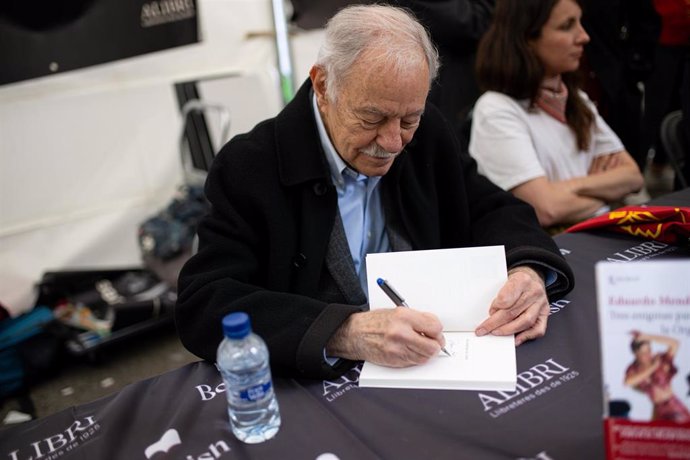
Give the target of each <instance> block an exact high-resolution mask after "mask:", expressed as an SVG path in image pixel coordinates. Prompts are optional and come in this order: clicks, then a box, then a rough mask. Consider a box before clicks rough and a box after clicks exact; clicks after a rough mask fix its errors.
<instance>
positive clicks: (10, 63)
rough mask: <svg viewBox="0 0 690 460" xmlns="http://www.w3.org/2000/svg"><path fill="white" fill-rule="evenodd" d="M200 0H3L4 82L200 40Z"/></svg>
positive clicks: (0, 79)
mask: <svg viewBox="0 0 690 460" xmlns="http://www.w3.org/2000/svg"><path fill="white" fill-rule="evenodd" d="M197 28H198V27H197V7H196V0H153V1H152V0H74V1H70V2H46V1H43V0H22V1H21V2H19V1H16V2H0V56H2V65H1V66H0V85H3V84H7V83H12V82H17V81H21V80H27V79H31V78H37V77H42V76H45V75H51V74H56V73H61V72H66V71H69V70H75V69H79V68H83V67H88V66H91V65H95V64H102V63H106V62H111V61H115V60H118V59H123V58H128V57H132V56H137V55H141V54H145V53H150V52H153V51H158V50H163V49H166V48H172V47H176V46H181V45H187V44H190V43H195V42H197V41H198V31H197Z"/></svg>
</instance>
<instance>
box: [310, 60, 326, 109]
mask: <svg viewBox="0 0 690 460" xmlns="http://www.w3.org/2000/svg"><path fill="white" fill-rule="evenodd" d="M309 78H310V79H311V84H312V87H313V88H314V94H316V102H317V103H318V104H319V106H321V105H323V103H325V102H326V71H325V70H324V69H323V67H320V66H316V65H315V66H312V68H311V69H310V70H309Z"/></svg>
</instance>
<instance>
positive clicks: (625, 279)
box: [596, 260, 690, 459]
mask: <svg viewBox="0 0 690 460" xmlns="http://www.w3.org/2000/svg"><path fill="white" fill-rule="evenodd" d="M596 286H597V303H598V311H599V331H600V338H601V366H602V380H603V385H604V388H603V393H604V417H605V438H606V444H607V446H606V447H607V456H608V458H616V459H623V458H629V459H638V458H639V459H642V458H645V459H652V458H690V261H678V260H668V261H649V262H633V263H627V264H624V263H615V262H600V263H598V264H597V266H596ZM678 455H680V456H678Z"/></svg>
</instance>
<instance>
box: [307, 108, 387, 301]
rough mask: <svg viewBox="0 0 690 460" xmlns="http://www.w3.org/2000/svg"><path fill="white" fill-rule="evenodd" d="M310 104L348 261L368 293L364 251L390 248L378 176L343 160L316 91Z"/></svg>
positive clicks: (365, 292)
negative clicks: (327, 124) (353, 167)
mask: <svg viewBox="0 0 690 460" xmlns="http://www.w3.org/2000/svg"><path fill="white" fill-rule="evenodd" d="M312 105H313V108H314V116H315V118H316V126H317V128H318V130H319V138H320V140H321V145H322V147H323V150H324V152H326V161H327V162H328V166H329V168H330V171H331V178H332V180H333V185H335V189H336V191H337V192H338V209H339V211H340V217H341V219H342V221H343V227H345V235H346V237H347V243H348V246H349V247H350V254H351V255H352V262H353V263H354V265H355V271H356V272H357V275H358V276H359V283H360V285H361V286H362V290H363V291H364V294H366V295H367V297H369V295H368V293H367V272H366V255H367V254H372V253H377V252H388V251H390V249H391V247H390V242H389V241H388V235H387V234H386V216H385V215H384V212H383V205H382V204H381V187H379V183H380V182H381V177H380V176H374V177H368V176H365V175H363V174H360V173H359V172H357V171H355V170H354V169H352V168H351V167H350V166H349V165H348V164H347V163H345V161H344V160H343V159H342V157H341V156H340V155H339V154H338V152H336V150H335V147H333V143H332V142H331V139H330V138H329V137H328V133H327V132H326V127H325V126H324V124H323V120H322V119H321V113H320V112H319V108H318V106H317V104H316V95H313V96H312Z"/></svg>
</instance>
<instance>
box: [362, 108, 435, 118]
mask: <svg viewBox="0 0 690 460" xmlns="http://www.w3.org/2000/svg"><path fill="white" fill-rule="evenodd" d="M354 112H355V113H357V114H360V115H376V116H382V117H419V116H422V114H423V113H424V108H423V107H422V108H417V109H409V110H406V111H405V113H399V112H396V111H393V110H387V109H385V108H383V107H378V106H374V105H365V106H362V107H355V108H354Z"/></svg>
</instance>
